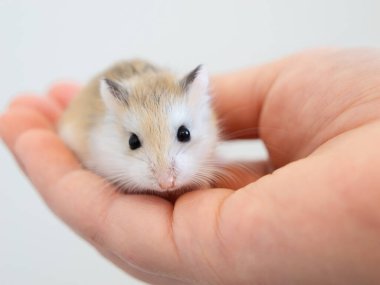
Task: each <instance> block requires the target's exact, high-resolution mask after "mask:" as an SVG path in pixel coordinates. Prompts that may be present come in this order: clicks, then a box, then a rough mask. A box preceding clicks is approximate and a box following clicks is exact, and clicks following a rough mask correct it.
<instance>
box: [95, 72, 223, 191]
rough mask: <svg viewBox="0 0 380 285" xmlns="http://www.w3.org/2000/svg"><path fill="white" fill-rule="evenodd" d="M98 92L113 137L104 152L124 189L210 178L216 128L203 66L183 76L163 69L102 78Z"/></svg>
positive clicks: (193, 183) (165, 187) (192, 184)
mask: <svg viewBox="0 0 380 285" xmlns="http://www.w3.org/2000/svg"><path fill="white" fill-rule="evenodd" d="M100 93H101V97H102V99H103V101H104V103H105V106H106V109H107V115H106V118H105V123H106V124H108V126H107V127H108V128H109V129H110V130H111V129H112V130H113V131H112V132H113V133H112V134H111V135H112V136H114V137H117V139H116V140H115V138H113V139H112V146H108V147H111V148H112V149H111V150H110V149H108V153H107V156H109V157H108V160H109V161H112V166H111V167H109V168H110V169H108V170H107V173H106V176H107V177H108V178H109V179H110V180H111V181H113V182H116V183H117V184H119V185H120V186H121V187H122V188H125V189H127V191H140V192H141V191H158V192H167V191H173V190H177V189H186V188H197V187H201V186H204V185H208V184H209V183H210V182H211V181H212V180H213V176H214V174H215V169H216V159H215V147H216V143H217V141H218V128H217V122H216V118H215V115H214V113H213V110H212V107H211V100H210V99H211V98H210V94H209V80H208V74H207V72H206V71H205V69H204V68H203V67H202V66H198V67H197V68H195V69H194V70H193V71H191V72H190V73H189V74H187V75H186V76H184V77H182V78H178V77H176V76H174V75H173V74H171V73H168V72H149V73H145V74H139V75H136V76H134V77H131V78H128V79H126V80H123V79H118V80H116V79H109V78H104V79H102V80H101V82H100ZM115 142H117V143H115Z"/></svg>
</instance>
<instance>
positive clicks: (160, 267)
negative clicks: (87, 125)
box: [15, 130, 179, 275]
mask: <svg viewBox="0 0 380 285" xmlns="http://www.w3.org/2000/svg"><path fill="white" fill-rule="evenodd" d="M15 149H16V154H17V156H18V157H19V158H20V159H21V161H22V164H23V165H24V168H25V171H26V173H27V175H28V176H29V177H30V179H31V181H32V182H33V184H34V185H35V186H36V188H37V189H38V190H39V191H40V193H41V195H42V197H43V198H44V199H45V200H46V202H47V204H48V205H49V206H50V207H51V208H52V209H53V211H55V212H56V213H57V215H58V216H60V217H61V218H62V219H63V220H65V221H66V222H67V223H68V224H69V225H71V226H72V227H73V228H74V229H76V230H77V231H78V232H79V233H80V234H81V235H82V236H83V237H85V238H86V239H88V240H90V241H92V242H95V243H97V244H98V245H100V246H103V247H106V248H109V249H112V250H114V252H115V253H120V252H123V257H124V258H125V262H127V263H128V264H130V266H132V267H136V268H144V270H148V271H150V272H151V273H152V274H153V273H154V274H158V275H160V274H164V272H171V273H172V274H174V275H175V272H176V270H177V266H178V264H179V262H178V258H177V255H176V251H175V245H174V242H173V239H172V237H171V226H172V224H171V216H172V211H173V206H172V204H170V203H169V202H168V201H166V200H163V199H161V198H158V197H153V196H143V195H123V194H121V193H119V192H116V191H115V188H114V187H112V186H110V185H107V183H105V181H104V180H103V179H102V178H100V177H99V176H97V175H95V174H93V173H91V172H88V171H86V170H83V169H81V167H80V165H79V162H78V161H77V159H76V158H75V157H74V155H73V154H72V153H71V152H70V151H69V150H68V149H67V148H66V146H65V145H64V144H63V142H62V141H61V140H60V139H59V138H58V137H57V136H56V135H54V134H52V133H50V132H47V131H44V130H31V131H29V132H26V133H24V134H23V135H22V136H21V137H20V138H19V139H18V141H17V143H16V148H15ZM164 256H165V258H163V257H164ZM165 274H167V273H165Z"/></svg>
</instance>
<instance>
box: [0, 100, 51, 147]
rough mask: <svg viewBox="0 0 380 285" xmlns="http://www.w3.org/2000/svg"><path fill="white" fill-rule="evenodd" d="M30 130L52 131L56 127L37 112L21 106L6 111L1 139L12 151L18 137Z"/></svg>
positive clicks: (1, 125)
mask: <svg viewBox="0 0 380 285" xmlns="http://www.w3.org/2000/svg"><path fill="white" fill-rule="evenodd" d="M30 129H45V130H49V131H52V130H53V129H54V127H53V125H52V124H51V123H50V122H49V121H48V120H47V119H46V117H44V116H43V115H41V114H40V113H38V112H37V111H35V110H33V109H30V108H26V107H21V106H20V107H18V108H17V109H16V108H15V109H10V110H8V111H6V112H5V113H4V114H2V115H1V117H0V134H1V138H2V139H3V141H4V142H5V144H6V145H7V146H8V147H9V148H10V149H11V150H12V151H13V147H14V143H15V142H16V140H17V139H18V137H19V136H20V135H21V134H22V133H24V132H26V131H28V130H30Z"/></svg>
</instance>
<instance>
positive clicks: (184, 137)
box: [177, 126, 191, 142]
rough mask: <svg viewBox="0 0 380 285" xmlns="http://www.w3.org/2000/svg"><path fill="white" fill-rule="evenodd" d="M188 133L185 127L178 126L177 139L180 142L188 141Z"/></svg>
mask: <svg viewBox="0 0 380 285" xmlns="http://www.w3.org/2000/svg"><path fill="white" fill-rule="evenodd" d="M190 138H191V136H190V131H189V130H188V129H187V128H186V127H185V126H180V127H179V128H178V132H177V139H178V141H180V142H188V141H190Z"/></svg>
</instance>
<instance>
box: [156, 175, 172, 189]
mask: <svg viewBox="0 0 380 285" xmlns="http://www.w3.org/2000/svg"><path fill="white" fill-rule="evenodd" d="M157 182H158V185H160V188H161V189H162V190H170V189H173V188H174V187H175V176H174V175H173V174H162V175H159V176H158V177H157Z"/></svg>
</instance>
